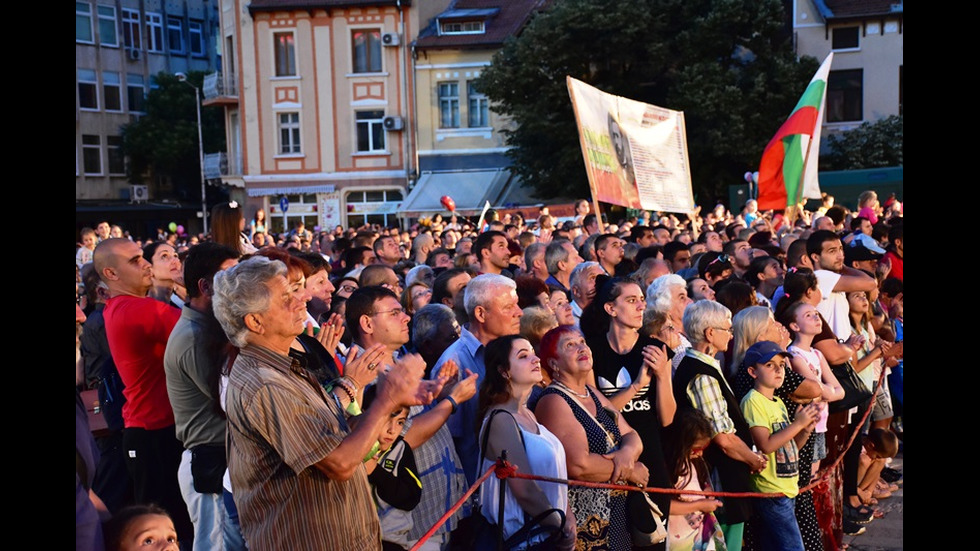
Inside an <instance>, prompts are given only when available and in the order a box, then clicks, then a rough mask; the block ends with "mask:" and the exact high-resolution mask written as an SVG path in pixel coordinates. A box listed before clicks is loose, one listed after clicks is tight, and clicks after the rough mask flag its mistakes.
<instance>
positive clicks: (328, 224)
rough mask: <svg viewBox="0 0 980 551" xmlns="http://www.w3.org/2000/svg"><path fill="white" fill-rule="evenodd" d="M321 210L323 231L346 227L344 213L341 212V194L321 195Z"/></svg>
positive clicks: (336, 192) (335, 192)
mask: <svg viewBox="0 0 980 551" xmlns="http://www.w3.org/2000/svg"><path fill="white" fill-rule="evenodd" d="M319 210H320V228H321V229H323V230H328V231H329V230H332V229H334V228H336V227H337V226H341V225H344V222H343V216H342V214H343V213H342V212H341V211H340V192H338V191H334V192H330V193H321V194H320V209H319Z"/></svg>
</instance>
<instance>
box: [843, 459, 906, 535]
mask: <svg viewBox="0 0 980 551" xmlns="http://www.w3.org/2000/svg"><path fill="white" fill-rule="evenodd" d="M902 456H903V454H902V453H901V452H900V453H899V454H898V456H897V457H895V459H893V460H892V464H891V467H892V468H893V469H898V470H899V471H902V474H903V475H904V474H905V469H904V464H903V463H904V462H903V457H902ZM904 482H905V477H904V476H903V477H902V480H901V481H899V485H898V491H897V492H894V493H892V496H891V497H890V498H888V499H882V500H879V501H878V505H877V506H876V507H877V508H878V509H879V510H881V511H882V512H883V513H884V514H885V516H884V517H883V518H876V519H874V520H873V521H871V523H870V524H867V525H865V527H866V528H867V530H866V531H865V532H864V533H863V534H861V535H860V536H844V543H845V544H846V545H847V551H893V550H896V549H904V548H905V534H904V528H903V526H904V523H905V508H904V505H903V501H904V494H905V484H904Z"/></svg>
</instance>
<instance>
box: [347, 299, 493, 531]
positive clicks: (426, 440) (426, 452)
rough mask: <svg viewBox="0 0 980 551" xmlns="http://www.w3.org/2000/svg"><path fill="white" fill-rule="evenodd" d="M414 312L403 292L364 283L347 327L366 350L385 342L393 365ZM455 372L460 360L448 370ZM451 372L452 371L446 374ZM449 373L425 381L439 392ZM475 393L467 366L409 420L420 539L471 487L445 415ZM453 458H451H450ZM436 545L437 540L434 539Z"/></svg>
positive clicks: (351, 302) (350, 304)
mask: <svg viewBox="0 0 980 551" xmlns="http://www.w3.org/2000/svg"><path fill="white" fill-rule="evenodd" d="M408 322H409V316H408V314H406V313H405V310H404V309H403V308H402V306H401V303H400V302H399V301H398V297H397V296H396V295H395V293H393V292H392V291H390V290H389V289H387V288H385V287H380V286H368V287H361V288H360V289H358V290H357V291H354V293H353V294H352V295H351V296H350V298H348V299H347V328H348V330H349V331H350V332H351V337H352V338H353V341H354V344H355V345H357V346H358V347H360V348H362V349H364V350H367V349H370V348H371V347H373V346H376V345H379V344H380V345H383V346H384V347H385V351H386V352H385V355H384V356H383V357H384V358H385V360H384V361H383V362H382V366H379V369H381V370H386V369H391V368H392V366H394V365H396V361H397V357H398V356H399V355H400V354H401V353H402V352H403V350H404V346H405V345H406V344H408V342H409V329H408ZM448 372H452V374H453V375H455V364H452V365H449V366H447V373H448ZM447 377H448V376H447ZM443 382H445V378H437V379H435V380H433V381H423V383H422V384H423V385H426V384H428V385H430V386H432V391H433V392H439V390H438V388H441V387H442V383H443ZM475 394H476V374H474V373H472V372H470V371H467V372H466V377H465V378H462V377H460V378H459V379H458V382H455V383H452V384H451V385H448V386H447V388H445V389H443V392H442V394H440V398H441V399H438V400H437V401H434V402H433V404H431V405H430V406H414V407H412V408H411V409H410V410H409V418H408V420H407V421H406V422H405V429H404V432H403V434H404V438H405V441H406V442H407V443H408V445H409V446H411V447H412V450H413V452H414V454H415V462H416V466H417V467H418V473H419V476H420V477H421V479H422V480H421V482H422V498H421V501H420V502H419V505H418V506H416V507H415V509H413V510H412V521H413V524H414V527H413V528H412V529H411V530H409V534H408V538H409V540H411V542H412V543H414V542H415V541H418V539H419V538H421V537H422V535H423V534H425V532H426V531H427V530H428V529H429V527H431V526H432V525H433V524H435V523H436V521H437V520H439V517H441V516H442V514H443V513H444V512H445V511H446V510H447V509H448V508H449V506H451V505H452V504H453V503H455V502H456V501H457V500H458V499H459V498H460V497H461V496H462V495H463V493H464V492H465V491H466V479H465V477H464V476H463V467H462V463H461V462H460V460H459V456H457V455H456V450H455V446H454V445H453V439H452V435H451V434H450V432H449V429H448V428H447V427H446V421H447V420H448V419H449V418H450V416H452V414H454V413H456V411H457V409H458V408H459V407H460V404H463V403H466V402H467V400H469V399H470V398H472V397H473V396H474V395H475ZM447 459H448V462H447ZM457 520H458V518H457V517H454V518H452V519H450V521H449V522H447V523H446V524H445V525H443V526H442V527H441V528H440V529H439V531H438V532H437V533H436V536H437V537H435V538H433V539H434V540H435V542H436V543H438V544H439V545H440V546H441V545H442V544H444V543H445V542H447V541H448V537H449V532H450V531H452V530H453V529H454V528H455V527H456V521H457ZM431 545H435V544H431Z"/></svg>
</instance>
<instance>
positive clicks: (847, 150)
mask: <svg viewBox="0 0 980 551" xmlns="http://www.w3.org/2000/svg"><path fill="white" fill-rule="evenodd" d="M904 120H905V119H904V116H903V115H892V116H890V117H887V118H884V119H881V120H879V121H877V122H874V123H871V122H866V123H863V124H862V125H861V126H859V127H857V128H855V129H853V130H849V131H847V132H842V133H840V134H835V135H833V136H830V137H828V139H827V141H828V144H827V147H828V149H829V150H830V153H829V154H825V155H822V156H821V157H820V168H821V169H822V170H855V169H860V168H881V167H888V166H903V165H904V157H903V151H904V149H903V147H904V138H903V133H902V129H903V128H904Z"/></svg>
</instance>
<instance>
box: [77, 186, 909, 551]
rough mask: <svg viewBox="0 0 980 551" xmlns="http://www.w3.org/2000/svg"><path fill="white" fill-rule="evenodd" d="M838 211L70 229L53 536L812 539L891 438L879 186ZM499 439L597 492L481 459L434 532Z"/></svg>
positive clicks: (360, 543) (894, 223) (426, 540)
mask: <svg viewBox="0 0 980 551" xmlns="http://www.w3.org/2000/svg"><path fill="white" fill-rule="evenodd" d="M855 207H856V208H855V209H854V210H853V211H852V210H850V209H848V208H846V207H844V206H842V205H835V204H834V202H833V198H832V197H829V196H828V197H826V198H825V199H824V201H823V204H822V205H821V207H820V209H818V210H817V211H815V212H812V213H811V212H808V211H803V212H802V213H801V215H800V216H799V217H797V219H795V220H790V219H788V218H787V217H784V216H783V214H781V213H776V214H774V213H772V212H771V211H770V212H763V211H760V210H759V209H758V206H757V204H756V203H755V201H754V200H750V201H748V202H747V203H746V205H745V206H744V208H743V209H742V210H741V211H740V212H737V213H736V212H729V211H728V210H726V209H725V207H724V206H722V205H719V206H718V207H716V208H715V209H713V210H712V211H711V212H709V213H706V214H704V215H702V214H701V213H700V212H698V213H695V214H693V215H692V216H690V217H681V218H678V217H677V216H674V215H670V214H664V215H658V214H657V213H649V212H647V213H644V214H643V216H640V217H631V218H628V219H622V220H618V221H616V223H615V224H613V223H608V221H606V220H603V219H602V217H600V216H596V214H595V213H591V212H590V207H589V203H588V202H587V201H584V200H583V201H580V202H578V203H577V205H576V216H575V218H574V219H570V220H568V221H567V222H565V223H562V224H559V223H557V220H556V219H555V218H554V217H553V216H551V215H550V214H549V213H548V212H547V209H542V212H540V213H538V214H537V217H536V218H531V219H530V220H526V219H525V218H524V217H523V216H522V215H520V214H516V213H515V214H506V215H503V216H501V215H499V214H497V213H495V212H493V211H491V212H490V213H488V216H487V218H486V220H487V223H486V225H485V227H482V228H478V227H476V225H475V224H474V223H473V222H472V221H469V220H466V219H463V218H462V217H457V216H456V215H455V214H450V215H448V216H446V217H445V218H443V217H442V216H439V215H437V216H435V217H433V218H431V219H426V220H422V221H421V222H420V223H418V224H415V225H413V226H412V227H411V228H410V229H408V230H403V229H401V228H397V227H391V228H388V227H378V226H364V227H359V228H346V229H345V228H343V227H340V226H338V227H337V228H334V229H322V230H321V229H320V228H314V230H313V231H310V230H308V229H306V228H305V227H304V226H303V225H302V224H298V225H296V226H294V227H293V228H291V230H290V231H288V232H283V233H282V234H278V235H276V234H274V233H273V232H271V231H270V225H269V223H268V221H267V220H266V219H265V214H264V212H262V211H261V210H260V211H259V212H257V213H255V215H254V216H252V217H250V218H247V217H246V215H245V213H244V209H243V208H242V207H241V206H240V205H239V204H237V203H235V202H230V203H222V204H219V205H217V206H215V207H214V209H213V211H212V213H211V232H210V234H209V235H207V236H204V235H199V236H192V237H189V236H186V235H177V234H175V233H169V234H168V233H167V232H163V231H161V232H160V235H157V236H154V237H153V238H151V239H146V240H140V239H136V238H134V237H132V236H127V234H125V233H124V230H123V229H122V228H118V226H110V225H109V223H108V222H102V223H99V224H97V225H96V226H95V228H94V229H91V228H85V229H83V230H82V231H81V232H80V235H79V242H78V243H77V245H76V381H75V382H76V548H77V549H86V550H87V549H97V550H101V549H108V550H110V551H116V550H129V549H136V548H141V549H142V548H144V547H150V548H158V549H178V548H180V549H186V550H189V549H194V550H223V549H227V550H235V551H238V550H244V549H253V550H263V549H291V550H292V549H295V550H302V549H310V550H323V549H383V550H385V551H389V550H390V551H395V550H408V549H410V548H413V546H416V545H419V548H420V549H426V550H450V549H451V550H467V551H471V550H474V549H475V550H479V549H496V548H497V547H496V546H497V543H498V541H497V537H498V534H499V536H500V538H501V541H502V545H503V548H505V549H513V550H530V549H535V550H542V549H561V550H566V549H609V550H614V551H618V550H625V549H644V550H648V549H672V550H714V551H722V550H725V549H727V550H729V551H739V550H741V549H750V550H751V549H757V550H767V551H768V550H778V551H784V550H805V551H818V550H823V551H836V550H837V549H840V548H841V547H842V536H843V535H844V534H850V535H854V534H859V533H861V532H863V531H864V525H866V524H867V523H869V522H871V521H872V520H873V519H874V518H875V517H876V515H880V512H879V510H878V509H877V508H876V506H877V505H878V502H879V501H880V500H884V499H887V498H888V497H889V496H890V495H891V493H892V492H894V491H896V490H897V489H898V486H897V485H898V484H900V483H901V472H899V471H897V470H895V469H892V468H890V467H889V466H888V464H889V462H890V458H892V457H894V456H895V455H896V454H897V453H898V452H899V449H900V447H901V441H902V439H903V436H904V435H903V433H902V430H903V428H902V427H903V425H902V422H901V421H902V405H903V404H902V402H903V392H902V378H903V375H902V374H903V355H904V353H903V295H904V291H903V262H904V250H903V223H904V218H903V208H902V205H901V203H899V202H898V201H897V200H896V199H895V198H894V197H891V198H889V199H888V200H887V201H886V202H885V203H884V204H881V203H880V202H879V200H878V197H877V194H875V193H874V192H873V191H869V192H865V193H864V194H862V195H861V197H860V200H859V204H858V205H855ZM845 376H846V380H843V379H844V378H845ZM855 389H857V390H861V389H863V390H865V391H868V390H871V391H874V399H869V398H868V397H867V394H868V393H867V392H865V393H864V395H862V396H859V397H858V398H859V400H858V401H859V403H856V404H852V403H851V402H852V401H853V400H852V398H854V397H855V396H857V394H855V392H854V391H855ZM83 390H90V391H91V390H94V391H96V392H97V394H98V403H97V410H98V412H99V414H100V415H101V416H102V418H103V419H104V421H105V424H106V427H105V428H104V429H102V430H99V431H97V432H96V433H94V436H93V433H92V432H91V430H90V426H89V417H90V412H87V411H86V410H87V409H91V408H90V406H91V404H86V403H84V402H83V401H82V399H81V397H80V396H81V394H80V393H81V391H83ZM869 409H870V411H868V410H869ZM865 412H868V413H867V415H865ZM501 414H503V415H501ZM854 432H858V433H859V437H858V438H857V440H856V441H855V445H853V446H851V447H850V448H847V447H846V443H847V441H848V439H849V438H850V437H851V434H852V433H854ZM502 456H505V457H506V461H507V462H508V463H510V464H511V465H513V466H515V467H516V468H517V472H519V473H529V474H533V475H539V476H543V477H551V478H557V479H572V480H579V481H587V482H598V483H607V484H606V485H604V486H602V487H587V486H578V485H564V484H559V483H554V482H546V481H542V480H528V479H518V478H508V479H505V480H502V479H498V478H497V477H495V476H490V477H489V478H486V479H484V480H483V481H482V483H480V485H479V489H478V491H477V492H476V493H475V494H474V495H473V496H472V498H470V499H468V500H465V501H463V502H462V506H461V507H459V508H458V509H455V510H454V512H453V513H452V514H451V515H450V516H449V517H448V519H447V520H446V521H445V522H443V523H442V524H439V521H440V519H441V517H443V516H444V514H445V513H447V511H450V510H452V507H453V505H454V504H456V503H457V502H459V501H460V500H461V498H462V496H463V495H464V493H465V492H466V491H467V490H468V489H469V488H470V487H471V486H474V485H475V484H476V483H477V481H478V479H480V477H481V475H482V474H483V473H484V472H485V471H486V470H487V469H488V468H489V467H491V466H492V465H493V464H494V463H495V462H496V461H497V460H498V459H499V458H501V457H502ZM831 467H832V468H831ZM814 480H819V481H820V483H819V484H817V485H815V486H814V487H813V488H807V486H808V485H809V484H810V483H811V481H814ZM610 485H615V486H612V487H610ZM502 486H503V487H504V488H502ZM637 486H640V487H657V488H665V489H673V490H677V491H676V492H673V493H651V494H648V495H649V498H650V500H646V499H644V494H643V493H641V492H637V491H630V490H631V487H632V489H635V488H636V487H637ZM620 488H621V489H620ZM801 488H804V489H805V491H802V492H801V490H800V489H801ZM701 491H717V492H758V493H763V494H768V496H767V497H708V496H705V495H702V494H700V493H697V492H701ZM686 492H692V493H686ZM501 500H503V501H501ZM651 501H652V503H653V505H655V506H656V507H657V508H658V509H659V511H660V512H661V513H662V515H663V519H664V521H665V522H666V538H665V539H663V538H654V539H653V540H652V541H651V539H650V534H649V532H651V529H650V528H649V527H647V526H646V525H645V523H647V522H649V516H650V513H649V511H650V506H649V504H650V503H651ZM436 525H438V528H437V529H436V530H435V531H434V533H432V534H427V532H429V531H430V528H432V527H433V526H436ZM178 546H179V547H178Z"/></svg>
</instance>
